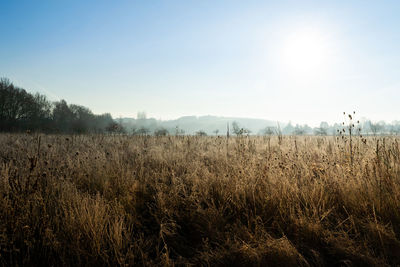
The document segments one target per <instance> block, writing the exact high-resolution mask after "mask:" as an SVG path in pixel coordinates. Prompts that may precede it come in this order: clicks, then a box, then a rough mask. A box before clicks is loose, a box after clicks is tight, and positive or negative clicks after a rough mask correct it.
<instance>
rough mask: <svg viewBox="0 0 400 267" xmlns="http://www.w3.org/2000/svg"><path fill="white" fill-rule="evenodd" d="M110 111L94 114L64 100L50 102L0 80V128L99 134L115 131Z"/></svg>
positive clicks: (115, 126) (5, 80)
mask: <svg viewBox="0 0 400 267" xmlns="http://www.w3.org/2000/svg"><path fill="white" fill-rule="evenodd" d="M118 130H119V126H118V124H117V123H115V122H114V120H113V118H112V116H111V115H110V114H109V113H106V114H102V115H95V114H93V112H92V111H91V110H90V109H88V108H86V107H83V106H79V105H74V104H70V105H68V104H67V102H66V101H65V100H61V101H56V102H51V101H49V100H48V99H47V97H46V96H44V95H41V94H39V93H36V94H31V93H28V92H27V91H26V90H24V89H22V88H19V87H17V86H14V85H13V84H12V83H11V82H10V81H9V80H8V79H6V78H2V79H0V131H1V132H22V131H40V132H47V133H102V132H105V131H118Z"/></svg>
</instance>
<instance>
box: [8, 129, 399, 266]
mask: <svg viewBox="0 0 400 267" xmlns="http://www.w3.org/2000/svg"><path fill="white" fill-rule="evenodd" d="M344 140H345V139H343V140H342V139H339V140H337V139H336V138H334V137H325V138H322V137H283V140H281V141H282V142H278V137H272V139H271V140H268V138H263V137H238V138H230V139H229V140H227V139H226V138H223V137H139V136H136V137H129V136H46V135H43V136H40V137H38V136H34V135H15V134H13V135H7V134H2V135H0V148H1V149H0V264H1V265H5V266H6V265H7V266H15V265H41V266H42V265H57V266H60V265H70V266H77V265H81V266H82V265H92V266H93V265H95V266H96V265H97V266H100V265H101V266H103V265H116V266H117V265H121V266H127V265H140V266H154V265H170V266H172V265H176V266H179V265H184V266H187V265H196V266H197V265H203V266H204V265H205V266H207V265H209V266H266V265H268V266H278V265H279V266H337V265H343V266H385V265H400V257H399V255H400V241H399V234H400V146H399V141H400V140H399V138H395V137H385V138H379V139H377V138H367V140H366V142H365V143H364V140H361V139H360V140H358V139H355V140H353V144H352V146H353V147H352V154H353V155H350V152H349V151H350V150H349V148H348V143H346V142H345V141H344ZM228 141H229V142H228ZM351 158H353V163H351Z"/></svg>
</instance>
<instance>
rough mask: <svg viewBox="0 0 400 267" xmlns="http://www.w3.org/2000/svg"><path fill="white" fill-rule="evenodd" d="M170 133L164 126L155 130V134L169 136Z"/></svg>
mask: <svg viewBox="0 0 400 267" xmlns="http://www.w3.org/2000/svg"><path fill="white" fill-rule="evenodd" d="M168 134H169V133H168V130H167V129H165V128H163V127H160V128H157V129H156V130H155V131H154V135H155V136H167V135H168Z"/></svg>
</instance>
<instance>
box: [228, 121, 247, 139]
mask: <svg viewBox="0 0 400 267" xmlns="http://www.w3.org/2000/svg"><path fill="white" fill-rule="evenodd" d="M232 130H233V133H234V134H236V135H237V136H241V135H243V134H250V133H251V131H250V130H249V129H246V128H241V127H239V124H238V123H237V122H236V121H234V122H232Z"/></svg>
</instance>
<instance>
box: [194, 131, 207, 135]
mask: <svg viewBox="0 0 400 267" xmlns="http://www.w3.org/2000/svg"><path fill="white" fill-rule="evenodd" d="M196 135H197V136H207V133H206V132H205V131H203V130H199V131H197V132H196Z"/></svg>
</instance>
